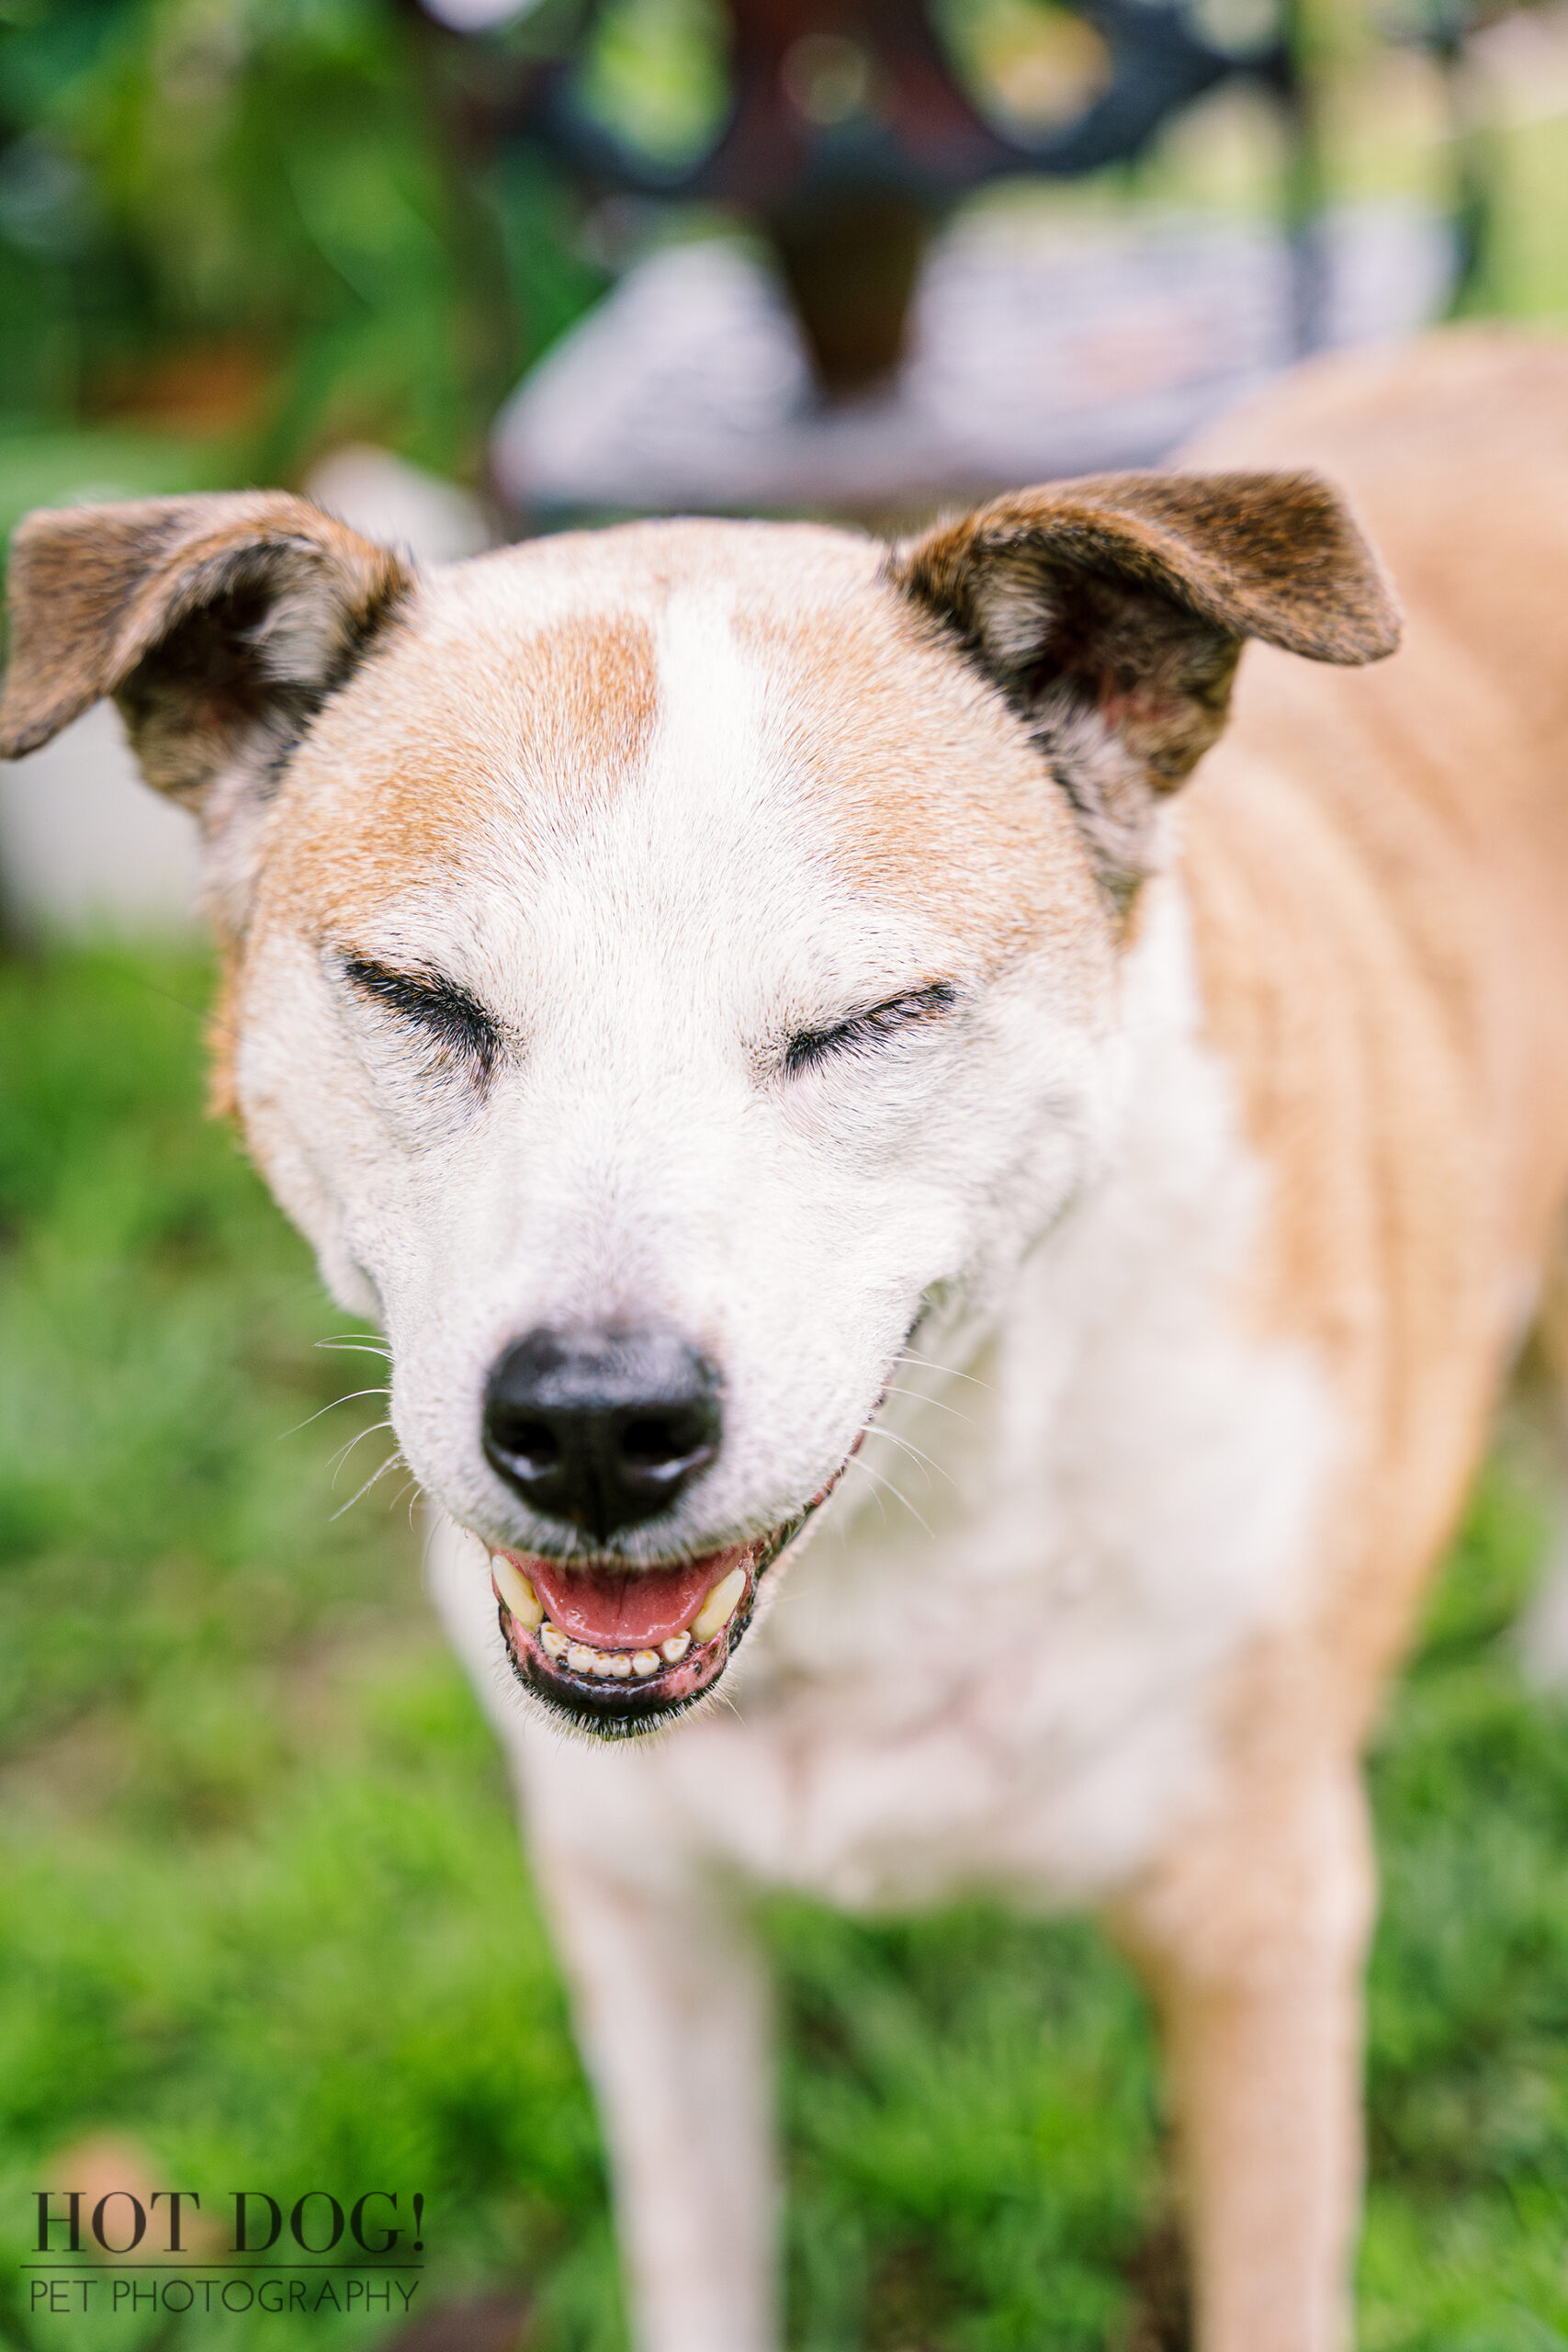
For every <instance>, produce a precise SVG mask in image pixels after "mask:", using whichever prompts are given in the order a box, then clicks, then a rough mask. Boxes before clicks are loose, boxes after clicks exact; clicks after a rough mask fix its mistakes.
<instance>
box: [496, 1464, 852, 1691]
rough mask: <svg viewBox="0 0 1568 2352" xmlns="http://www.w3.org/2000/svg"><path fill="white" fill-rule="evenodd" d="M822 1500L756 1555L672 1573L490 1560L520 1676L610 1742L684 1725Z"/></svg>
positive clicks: (764, 1541) (533, 1556) (680, 1566)
mask: <svg viewBox="0 0 1568 2352" xmlns="http://www.w3.org/2000/svg"><path fill="white" fill-rule="evenodd" d="M824 1500H826V1496H825V1495H822V1496H818V1497H817V1498H814V1500H813V1502H812V1504H811V1505H810V1507H809V1508H808V1509H807V1510H805V1511H802V1512H801V1513H800V1514H799V1515H798V1516H797V1517H795V1518H794V1519H792V1520H789V1521H785V1523H784V1525H783V1526H782V1527H777V1528H775V1529H773V1532H771V1533H770V1534H768V1535H764V1536H759V1537H757V1538H756V1539H754V1541H752V1542H751V1543H750V1544H731V1545H729V1546H728V1549H727V1550H724V1551H721V1552H708V1553H706V1554H705V1555H703V1557H702V1558H700V1559H696V1560H681V1561H677V1562H673V1563H672V1564H671V1566H668V1567H650V1568H620V1567H613V1566H567V1565H566V1564H565V1563H564V1562H562V1561H560V1560H549V1559H546V1558H544V1557H542V1556H541V1555H539V1554H537V1553H533V1552H496V1553H493V1554H492V1555H491V1583H492V1585H493V1587H494V1590H495V1597H496V1600H498V1601H499V1603H500V1605H501V1631H502V1638H503V1640H504V1641H505V1643H506V1648H507V1656H508V1657H509V1658H510V1659H511V1662H512V1668H513V1672H514V1673H515V1674H516V1676H517V1678H518V1679H519V1680H520V1681H521V1682H523V1683H524V1684H525V1686H526V1688H527V1689H528V1690H530V1691H534V1692H535V1693H536V1695H537V1696H538V1697H540V1698H542V1699H544V1700H545V1701H547V1702H548V1703H549V1704H550V1705H551V1706H553V1707H554V1708H555V1709H556V1711H557V1712H558V1713H562V1714H566V1715H569V1716H570V1718H571V1719H572V1721H573V1722H575V1723H577V1724H581V1725H582V1726H584V1727H585V1728H587V1729H590V1730H593V1731H597V1732H600V1733H604V1734H608V1735H609V1736H612V1737H613V1736H615V1735H617V1734H626V1733H635V1732H638V1731H642V1730H646V1729H650V1728H651V1727H652V1726H653V1725H654V1724H656V1723H658V1722H660V1720H661V1719H668V1718H669V1717H670V1716H671V1715H675V1714H679V1713H681V1712H682V1710H683V1709H685V1708H687V1707H689V1706H690V1705H691V1704H692V1702H694V1700H695V1699H698V1698H700V1697H701V1695H702V1693H703V1692H704V1691H706V1690H709V1689H711V1687H712V1686H713V1684H714V1683H716V1681H717V1680H718V1678H719V1676H720V1675H721V1674H722V1673H723V1672H724V1669H725V1668H726V1667H727V1666H728V1663H729V1660H730V1657H731V1656H732V1655H733V1653H734V1651H735V1649H736V1647H737V1645H738V1644H739V1642H740V1640H741V1638H742V1636H743V1635H744V1634H745V1632H746V1628H747V1626H748V1625H749V1624H750V1622H751V1611H752V1610H753V1608H754V1607H755V1605H756V1599H757V1587H758V1584H759V1582H760V1580H761V1577H762V1576H763V1575H764V1573H765V1572H766V1570H767V1569H769V1568H770V1567H771V1566H773V1562H774V1561H775V1560H776V1559H777V1558H778V1556H779V1555H780V1553H781V1552H782V1551H783V1550H784V1546H785V1545H786V1544H789V1543H790V1542H791V1541H792V1540H793V1538H794V1537H795V1535H796V1534H798V1532H800V1529H801V1528H802V1527H803V1526H804V1525H805V1523H806V1521H807V1519H808V1518H809V1517H810V1515H811V1511H812V1510H815V1509H816V1508H817V1505H818V1503H819V1502H821V1501H824Z"/></svg>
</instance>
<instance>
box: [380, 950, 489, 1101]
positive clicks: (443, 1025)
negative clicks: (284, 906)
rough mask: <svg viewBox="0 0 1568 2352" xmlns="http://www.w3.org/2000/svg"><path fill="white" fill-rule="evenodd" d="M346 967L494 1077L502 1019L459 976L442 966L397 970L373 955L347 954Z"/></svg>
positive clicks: (440, 1042)
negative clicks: (444, 973)
mask: <svg viewBox="0 0 1568 2352" xmlns="http://www.w3.org/2000/svg"><path fill="white" fill-rule="evenodd" d="M343 971H344V978H345V979H346V980H348V981H350V982H351V983H352V985H353V986H354V987H355V988H356V989H358V990H359V991H360V993H361V995H362V996H368V997H374V998H375V1000H376V1001H377V1002H378V1004H384V1005H385V1006H386V1007H387V1008H388V1010H389V1012H397V1013H400V1014H401V1016H402V1018H403V1019H404V1020H405V1021H412V1022H416V1023H418V1025H419V1026H420V1028H422V1029H423V1031H424V1033H425V1035H427V1036H428V1037H430V1038H431V1039H432V1040H433V1042H434V1044H436V1045H438V1046H443V1047H445V1049H446V1051H447V1052H448V1053H451V1054H460V1055H461V1056H462V1057H464V1059H465V1060H467V1061H469V1062H471V1063H472V1064H473V1065H474V1067H475V1069H477V1070H478V1072H479V1077H480V1078H481V1079H487V1078H489V1076H490V1074H491V1070H492V1069H494V1068H495V1063H496V1057H497V1056H498V1055H499V1053H500V1051H501V1024H500V1023H499V1022H498V1021H497V1020H496V1019H495V1017H494V1015H493V1014H492V1013H490V1012H486V1011H485V1008H484V1006H483V1005H482V1004H480V1003H479V1000H478V998H477V997H471V996H470V995H469V994H468V989H463V988H459V987H458V986H457V982H456V980H447V979H443V978H442V977H441V975H440V974H439V973H438V972H394V971H393V970H391V969H390V967H389V966H387V965H385V964H376V963H372V962H371V960H370V958H369V957H368V956H347V957H346V958H345V959H344V967H343Z"/></svg>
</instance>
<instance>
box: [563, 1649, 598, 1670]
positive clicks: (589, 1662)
mask: <svg viewBox="0 0 1568 2352" xmlns="http://www.w3.org/2000/svg"><path fill="white" fill-rule="evenodd" d="M601 1657H604V1651H603V1650H591V1649H590V1648H589V1646H588V1645H587V1643H586V1642H572V1643H570V1644H569V1645H568V1647H567V1653H566V1662H567V1664H568V1666H570V1668H571V1670H572V1672H573V1674H592V1672H593V1668H594V1660H595V1659H596V1658H601Z"/></svg>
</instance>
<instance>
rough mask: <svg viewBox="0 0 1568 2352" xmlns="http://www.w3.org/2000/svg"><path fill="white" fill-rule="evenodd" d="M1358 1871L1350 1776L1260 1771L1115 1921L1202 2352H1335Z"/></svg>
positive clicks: (1353, 2215) (1357, 2081)
mask: <svg viewBox="0 0 1568 2352" xmlns="http://www.w3.org/2000/svg"><path fill="white" fill-rule="evenodd" d="M1371 1910H1372V1872H1371V1860H1370V1846H1369V1839H1368V1835H1367V1826H1366V1819H1365V1804H1364V1799H1363V1796H1362V1792H1361V1786H1360V1781H1359V1775H1358V1774H1357V1772H1356V1770H1355V1768H1354V1766H1353V1765H1352V1764H1349V1763H1348V1762H1347V1763H1345V1764H1343V1765H1337V1766H1335V1767H1333V1768H1326V1767H1323V1768H1319V1769H1314V1770H1311V1771H1307V1772H1303V1773H1300V1774H1292V1775H1290V1776H1289V1778H1288V1780H1287V1782H1286V1784H1285V1785H1283V1786H1281V1785H1280V1782H1279V1781H1277V1780H1276V1779H1275V1777H1274V1776H1273V1775H1272V1774H1268V1773H1265V1774H1264V1775H1263V1776H1262V1777H1261V1779H1260V1780H1259V1781H1257V1782H1255V1783H1254V1784H1253V1786H1252V1787H1251V1788H1250V1789H1249V1790H1248V1791H1247V1795H1246V1796H1245V1798H1243V1799H1242V1800H1240V1801H1239V1802H1237V1803H1236V1804H1235V1805H1234V1806H1232V1807H1230V1808H1228V1809H1227V1812H1226V1814H1225V1815H1224V1817H1222V1818H1221V1819H1220V1820H1219V1821H1217V1822H1215V1823H1213V1824H1212V1825H1211V1826H1208V1827H1207V1828H1206V1829H1204V1830H1202V1831H1201V1832H1200V1833H1199V1834H1198V1835H1197V1836H1195V1837H1190V1838H1188V1839H1187V1840H1186V1841H1184V1842H1183V1843H1182V1844H1181V1845H1180V1846H1179V1848H1178V1849H1176V1850H1175V1852H1174V1853H1173V1854H1172V1855H1170V1856H1169V1857H1168V1858H1167V1860H1165V1861H1164V1863H1163V1864H1162V1865H1161V1867H1160V1868H1159V1869H1158V1870H1157V1871H1156V1872H1154V1873H1152V1874H1151V1877H1150V1880H1149V1882H1148V1883H1147V1884H1146V1885H1145V1887H1143V1888H1142V1889H1140V1890H1139V1892H1138V1894H1136V1896H1135V1897H1134V1899H1133V1900H1131V1901H1129V1902H1127V1903H1125V1904H1124V1905H1122V1906H1121V1909H1120V1912H1119V1915H1118V1918H1117V1922H1116V1924H1117V1925H1118V1927H1119V1928H1121V1929H1122V1933H1123V1935H1124V1938H1125V1940H1126V1942H1127V1944H1128V1946H1129V1948H1130V1949H1131V1950H1132V1951H1133V1954H1134V1958H1135V1959H1136V1960H1138V1961H1139V1962H1140V1964H1141V1965H1142V1966H1143V1967H1144V1969H1145V1973H1146V1975H1147V1978H1148V1981H1149V1983H1150V1985H1151V1987H1152V1989H1153V1991H1154V1994H1155V1996H1156V2003H1157V2005H1158V2007H1159V2010H1160V2013H1161V2018H1162V2022H1163V2025H1164V2030H1165V2041H1166V2052H1167V2060H1168V2066H1169V2070H1170V2078H1171V2085H1172V2090H1173V2095H1174V2104H1175V2109H1176V2117H1177V2125H1178V2132H1179V2150H1180V2155H1181V2162H1182V2174H1183V2186H1184V2189H1185V2195H1186V2219H1187V2225H1188V2243H1189V2251H1190V2261H1191V2271H1192V2287H1193V2299H1194V2310H1195V2318H1196V2323H1197V2330H1196V2333H1197V2342H1198V2345H1199V2346H1200V2347H1201V2352H1345V2347H1346V2346H1348V2344H1349V2343H1350V2341H1351V2337H1352V2333H1353V2327H1352V2318H1351V2306H1350V2299H1349V2270H1350V2263H1351V2257H1352V2254H1353V2249H1354V2239H1355V2230H1356V2222H1357V2217H1358V2212H1359V2201H1360V2184H1361V2123H1360V2101H1361V1975H1362V1969H1363V1965H1364V1962H1365V1954H1366V1945H1367V1937H1368V1930H1369V1927H1370V1923H1371Z"/></svg>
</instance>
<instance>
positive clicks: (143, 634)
mask: <svg viewBox="0 0 1568 2352" xmlns="http://www.w3.org/2000/svg"><path fill="white" fill-rule="evenodd" d="M411 586H412V578H411V575H410V573H409V571H407V569H406V568H405V567H404V565H403V564H402V563H401V562H400V560H399V559H398V558H397V557H396V556H394V555H391V554H389V552H388V551H387V549H386V548H378V547H375V546H372V545H371V543H370V542H369V541H368V540H367V539H362V538H360V537H358V535H357V534H356V533H355V532H353V531H351V530H349V529H347V528H346V527H345V526H344V525H343V524H341V523H336V522H333V520H332V519H331V517H330V516H328V515H323V514H321V512H320V511H319V510H318V509H317V508H316V507H314V506H310V505H309V504H307V503H306V502H305V500H303V499H301V498H292V497H290V496H288V494H287V493H286V492H282V491H254V492H251V491H245V492H233V493H231V494H225V495H214V496H210V497H193V498H149V499H141V500H138V501H137V502H135V503H132V504H126V505H105V506H78V507H67V508H60V509H50V508H43V509H40V510H39V512H38V513H36V514H33V515H28V518H27V520H26V521H25V522H24V523H22V524H21V525H20V526H19V527H18V529H17V534H16V536H15V537H14V538H13V540H12V542H11V561H10V573H9V580H8V582H7V603H8V606H9V611H10V622H11V655H10V665H9V668H8V669H7V671H6V683H5V692H4V695H0V756H4V757H6V758H7V759H17V758H19V757H20V755H21V754H22V753H23V752H31V751H36V750H37V749H38V747H39V744H41V743H47V742H48V741H49V740H50V738H51V736H53V735H57V734H58V733H59V732H60V730H61V729H62V727H65V726H67V725H68V724H69V723H70V721H71V720H72V719H73V718H76V717H77V716H78V715H79V714H80V713H81V712H82V711H84V710H85V709H86V708H87V707H88V706H89V705H90V704H92V703H95V702H96V701H97V700H98V699H99V697H100V696H101V695H114V696H115V698H116V700H117V701H118V704H119V707H120V709H121V711H122V712H123V714H124V717H125V719H126V723H127V726H128V728H129V729H130V738H131V741H132V743H133V745H134V747H135V750H136V754H137V757H138V759H139V760H140V761H141V769H142V773H143V774H144V775H145V776H146V778H147V780H148V782H149V783H150V784H152V785H155V786H157V787H158V788H159V790H160V791H163V792H168V793H172V794H173V795H174V796H175V797H176V798H178V799H181V800H184V801H186V802H188V803H190V804H192V805H197V804H199V803H200V802H201V800H202V799H203V797H204V795H205V794H206V792H207V789H208V787H209V785H211V784H212V783H213V782H214V780H215V779H216V778H217V777H219V776H220V775H225V774H226V773H229V772H231V771H232V770H233V769H234V768H235V767H236V765H237V764H240V765H243V767H244V769H245V770H246V772H247V774H248V775H249V776H250V778H251V779H252V780H253V781H254V779H256V778H258V777H259V776H261V775H265V772H266V771H267V770H268V769H269V768H274V767H276V763H277V762H278V761H279V760H280V759H281V758H283V757H284V756H285V755H286V754H287V752H288V749H289V747H290V746H291V745H292V744H293V743H294V742H295V741H297V740H298V739H299V735H300V733H301V732H302V731H303V729H304V728H305V727H306V726H307V725H308V724H309V722H310V718H312V717H313V716H314V714H315V712H316V711H317V710H319V709H320V707H321V704H322V702H323V701H324V700H325V699H326V697H327V695H329V694H331V693H332V691H333V688H334V687H335V686H336V685H338V684H341V683H342V681H343V680H344V678H345V677H346V676H347V674H348V673H349V671H350V670H351V669H352V668H353V666H354V664H355V662H356V660H357V659H358V658H359V656H360V654H361V653H362V652H363V651H364V650H365V648H366V647H367V644H368V643H369V641H370V639H372V638H373V637H374V636H375V634H376V632H377V631H378V629H379V628H382V627H383V626H384V625H385V623H386V622H387V620H388V619H389V616H391V615H392V614H393V612H394V611H395V609H396V606H397V605H398V603H399V601H400V598H401V597H402V596H403V595H404V594H406V593H407V591H408V590H409V588H410V587H411Z"/></svg>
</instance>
